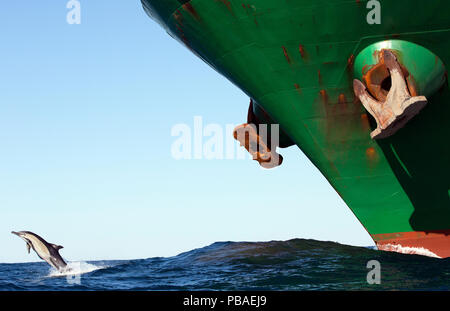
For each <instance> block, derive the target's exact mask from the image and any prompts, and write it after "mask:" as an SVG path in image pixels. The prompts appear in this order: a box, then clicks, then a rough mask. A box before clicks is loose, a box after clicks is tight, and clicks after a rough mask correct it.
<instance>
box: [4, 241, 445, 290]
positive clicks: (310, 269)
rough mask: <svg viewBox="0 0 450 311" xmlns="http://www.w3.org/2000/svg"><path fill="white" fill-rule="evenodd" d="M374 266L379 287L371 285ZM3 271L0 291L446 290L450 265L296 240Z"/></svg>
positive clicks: (24, 265) (29, 265)
mask: <svg viewBox="0 0 450 311" xmlns="http://www.w3.org/2000/svg"><path fill="white" fill-rule="evenodd" d="M370 260H377V261H378V262H379V263H380V267H381V270H380V276H381V284H368V282H367V274H368V272H369V271H370V270H371V269H368V268H367V263H368V262H369V261H370ZM70 266H71V267H72V268H73V272H72V274H63V275H61V274H59V273H58V272H56V271H55V270H53V269H52V268H50V267H49V265H48V264H46V263H45V262H36V263H17V264H0V290H3V291H15V290H20V291H22V290H39V291H45V290H69V291H70V290H449V289H450V260H449V259H437V258H430V257H425V256H418V255H405V254H399V253H389V252H382V251H377V250H374V249H370V248H364V247H354V246H348V245H342V244H338V243H334V242H322V241H315V240H303V239H295V240H290V241H272V242H260V243H250V242H220V243H214V244H212V245H210V246H207V247H204V248H200V249H195V250H192V251H189V252H186V253H182V254H180V255H178V256H174V257H168V258H162V257H158V258H148V259H138V260H125V261H94V262H71V263H70Z"/></svg>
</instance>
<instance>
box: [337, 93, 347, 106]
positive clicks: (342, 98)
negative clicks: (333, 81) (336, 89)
mask: <svg viewBox="0 0 450 311" xmlns="http://www.w3.org/2000/svg"><path fill="white" fill-rule="evenodd" d="M346 102H347V100H346V98H345V94H339V99H338V103H339V104H340V105H343V104H345V103H346Z"/></svg>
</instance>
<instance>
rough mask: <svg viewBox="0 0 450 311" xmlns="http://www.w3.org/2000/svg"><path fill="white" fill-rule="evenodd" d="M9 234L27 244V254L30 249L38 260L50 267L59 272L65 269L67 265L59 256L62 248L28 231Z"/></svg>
mask: <svg viewBox="0 0 450 311" xmlns="http://www.w3.org/2000/svg"><path fill="white" fill-rule="evenodd" d="M11 233H12V234H15V235H17V236H18V237H20V238H21V239H22V240H24V241H25V242H26V243H27V250H28V253H30V248H32V249H33V250H34V251H35V252H36V254H37V255H38V256H39V258H41V259H42V260H45V261H46V262H47V263H48V264H49V265H50V266H52V267H53V268H55V269H57V270H58V271H60V272H61V271H64V270H65V269H66V268H67V263H66V262H65V261H64V259H62V257H61V255H60V254H59V250H60V249H61V248H63V247H62V246H61V245H55V244H52V243H48V242H47V241H45V240H44V239H43V238H41V237H40V236H39V235H37V234H36V233H33V232H30V231H19V232H15V231H12V232H11Z"/></svg>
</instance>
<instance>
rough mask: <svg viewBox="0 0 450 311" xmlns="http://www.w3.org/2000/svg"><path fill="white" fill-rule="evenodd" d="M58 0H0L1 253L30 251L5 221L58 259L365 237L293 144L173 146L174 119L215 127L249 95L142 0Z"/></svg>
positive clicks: (362, 240) (15, 257)
mask: <svg viewBox="0 0 450 311" xmlns="http://www.w3.org/2000/svg"><path fill="white" fill-rule="evenodd" d="M67 2H68V1H66V0H57V1H55V0H40V1H27V2H26V3H25V2H23V1H2V2H0V38H1V45H0V245H2V247H1V248H0V262H27V261H37V260H39V258H38V257H37V256H36V254H34V253H32V254H28V253H27V252H26V247H25V243H24V242H23V241H22V240H20V239H19V238H17V237H16V236H14V235H12V234H11V233H10V232H11V231H12V230H14V231H19V230H28V231H33V232H35V233H37V234H39V235H41V236H42V237H43V238H44V239H46V240H47V241H48V242H51V243H56V244H60V245H63V246H64V249H62V250H61V254H62V256H63V257H64V258H66V259H67V260H69V261H75V260H106V259H134V258H149V257H166V256H174V255H177V254H179V253H181V252H184V251H188V250H192V249H194V248H199V247H203V246H206V245H209V244H211V243H214V242H217V241H270V240H288V239H293V238H307V239H317V240H324V241H336V242H339V243H343V244H350V245H358V246H371V245H374V244H373V242H372V240H371V238H370V236H369V235H368V233H367V232H366V231H365V229H364V228H363V227H362V226H361V225H360V223H359V222H358V220H357V219H356V218H355V217H354V215H353V214H352V212H351V211H350V209H349V208H348V207H347V206H346V205H345V203H344V202H343V201H342V199H341V198H340V197H339V196H338V194H337V193H336V192H335V191H334V190H333V189H332V187H331V186H330V185H329V183H328V181H327V180H326V179H325V178H324V177H323V176H322V175H321V174H320V173H319V171H318V170H317V169H316V168H315V167H314V166H313V165H312V164H311V162H310V161H309V160H308V159H307V158H306V157H305V156H304V154H303V153H302V152H301V150H300V149H299V148H298V147H296V146H292V147H290V148H287V149H281V150H280V151H279V152H280V153H281V154H282V155H283V157H284V162H283V165H282V166H280V167H278V168H276V169H273V170H264V169H261V168H260V167H259V165H258V163H257V162H255V161H252V160H250V159H249V158H245V159H238V158H236V157H235V158H234V159H205V158H202V159H190V160H188V159H181V160H180V159H176V158H175V157H174V156H173V154H172V146H173V144H174V142H175V141H176V139H177V137H175V136H172V129H173V128H174V127H175V126H177V125H179V124H185V125H186V126H188V127H191V128H193V126H194V118H195V117H201V118H202V122H203V124H204V125H208V124H215V125H219V126H220V127H222V128H223V131H224V132H225V131H226V125H228V124H234V125H238V124H241V123H244V122H245V121H246V118H247V109H248V103H249V98H248V97H247V96H246V95H245V94H244V93H243V92H242V91H241V90H239V89H238V88H237V87H236V86H235V85H233V84H232V83H230V82H229V81H228V80H226V79H225V78H224V77H223V76H221V75H220V74H218V73H217V72H216V71H214V70H213V69H211V68H210V67H209V66H208V65H206V64H205V63H203V62H202V61H201V60H200V59H198V58H197V57H196V56H195V55H193V54H192V53H191V52H190V51H189V50H188V49H187V48H185V47H184V46H183V45H181V44H180V43H179V42H177V41H176V40H174V39H173V38H171V37H170V36H169V35H168V34H167V33H166V32H165V30H164V29H162V28H161V26H160V25H158V24H157V23H156V22H154V21H153V20H151V19H150V18H149V17H148V16H147V15H146V14H145V12H144V10H143V9H142V6H141V4H140V1H139V0H127V1H106V0H80V3H81V23H80V24H68V23H67V20H66V15H67V13H68V12H69V10H68V9H67V8H66V4H67ZM228 134H229V133H228ZM224 135H225V133H224ZM205 139H206V138H205ZM236 148H237V147H236Z"/></svg>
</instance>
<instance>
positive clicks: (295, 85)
mask: <svg viewBox="0 0 450 311" xmlns="http://www.w3.org/2000/svg"><path fill="white" fill-rule="evenodd" d="M294 87H295V89H296V90H297V92H298V93H299V94H301V93H302V89H301V87H300V85H298V84H297V83H294Z"/></svg>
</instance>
